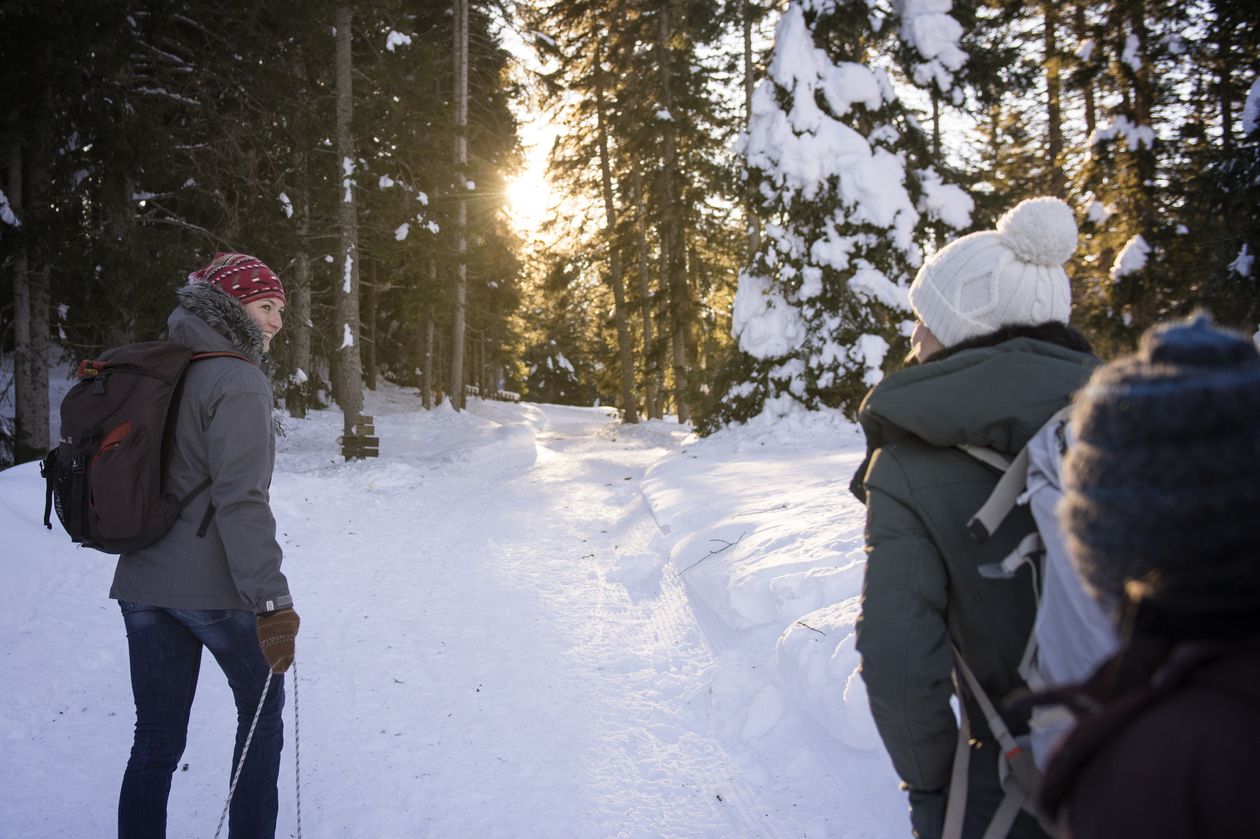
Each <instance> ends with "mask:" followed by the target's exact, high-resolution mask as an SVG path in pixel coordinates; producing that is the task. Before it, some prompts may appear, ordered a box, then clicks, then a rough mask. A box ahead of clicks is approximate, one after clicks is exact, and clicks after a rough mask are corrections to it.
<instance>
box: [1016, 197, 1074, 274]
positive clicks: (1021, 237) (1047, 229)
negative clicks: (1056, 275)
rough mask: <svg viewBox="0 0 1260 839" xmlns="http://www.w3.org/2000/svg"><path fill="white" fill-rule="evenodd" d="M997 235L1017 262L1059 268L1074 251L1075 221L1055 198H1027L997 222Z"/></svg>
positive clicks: (1066, 206)
mask: <svg viewBox="0 0 1260 839" xmlns="http://www.w3.org/2000/svg"><path fill="white" fill-rule="evenodd" d="M997 230H998V233H1000V234H1002V239H1003V240H1004V241H1005V242H1006V245H1007V247H1009V248H1010V249H1011V250H1012V251H1014V252H1015V256H1017V257H1018V258H1019V259H1020V261H1021V262H1030V263H1032V264H1034V265H1052V266H1057V265H1062V264H1063V263H1065V262H1067V261H1068V260H1069V259H1071V258H1072V254H1073V253H1075V251H1076V219H1075V218H1073V216H1072V209H1071V208H1070V207H1069V206H1068V205H1067V204H1064V203H1063V202H1062V201H1060V200H1059V199H1058V198H1029V199H1028V200H1027V201H1021V202H1019V203H1018V204H1016V205H1015V207H1014V208H1012V209H1011V210H1010V211H1009V212H1007V213H1006V215H1004V216H1002V218H1001V219H1000V220H999V221H998V224H997Z"/></svg>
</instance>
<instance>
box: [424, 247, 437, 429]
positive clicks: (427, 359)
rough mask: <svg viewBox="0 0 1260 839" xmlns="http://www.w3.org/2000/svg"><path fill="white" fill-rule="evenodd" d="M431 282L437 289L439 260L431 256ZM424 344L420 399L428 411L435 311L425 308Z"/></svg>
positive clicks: (430, 398) (431, 392) (430, 405)
mask: <svg viewBox="0 0 1260 839" xmlns="http://www.w3.org/2000/svg"><path fill="white" fill-rule="evenodd" d="M429 282H430V283H431V284H432V286H433V287H434V288H436V287H437V260H436V259H434V258H433V256H432V255H430V256H429ZM423 336H424V337H423V338H422V340H423V344H422V345H421V352H420V359H421V361H420V398H421V400H422V403H423V405H424V409H425V410H426V411H428V410H432V408H433V310H432V308H430V307H429V306H425V307H424V332H423Z"/></svg>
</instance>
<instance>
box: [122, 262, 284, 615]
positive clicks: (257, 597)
mask: <svg viewBox="0 0 1260 839" xmlns="http://www.w3.org/2000/svg"><path fill="white" fill-rule="evenodd" d="M178 295H179V300H180V305H179V307H178V308H176V309H175V311H174V312H173V313H172V314H171V316H170V318H169V320H168V321H167V326H168V328H169V330H170V338H171V340H173V341H178V342H180V343H182V344H187V345H188V346H190V347H192V349H193V350H194V351H196V352H212V351H220V352H222V351H226V352H234V353H239V354H241V355H244V356H246V357H247V358H249V359H251V361H250V362H246V361H242V360H241V359H239V358H209V359H204V360H201V361H197V362H195V363H193V364H191V365H190V366H189V368H188V371H187V373H186V374H185V376H184V386H183V392H182V395H181V396H180V401H179V411H178V417H177V420H176V425H175V437H174V444H173V446H172V450H171V455H170V460H169V463H168V468H167V474H166V481H167V482H166V485H165V490H166V491H168V492H171V493H173V494H174V495H176V496H178V497H180V498H184V497H185V496H187V495H188V494H189V493H190V492H191V491H192V490H193V489H194V488H196V487H197V485H198V484H200V483H202V482H203V481H204V480H205V479H206V478H209V479H210V488H209V489H208V490H206V491H205V492H202V493H201V494H200V495H198V496H196V497H195V498H194V499H193V500H192V502H191V503H190V504H189V505H188V506H187V507H186V508H185V509H184V511H183V512H182V513H181V514H180V517H179V519H178V520H177V521H176V522H175V525H174V526H173V527H172V528H171V530H170V531H169V532H168V533H167V534H166V535H165V536H163V537H162V538H161V539H159V540H158V541H157V542H155V543H153V544H152V545H149V546H148V547H146V548H142V549H140V550H138V551H133V552H131V553H125V554H123V555H122V556H120V557H119V558H118V567H117V569H116V570H115V571H114V584H113V586H112V587H111V588H110V592H109V595H110V597H112V598H114V599H116V600H130V601H133V602H137V603H144V604H147V605H150V606H169V607H173V608H183V609H248V610H250V611H254V612H263V611H271V610H273V609H279V608H282V607H285V606H292V605H293V598H292V597H291V596H290V595H289V584H288V581H287V580H285V577H284V574H282V573H281V571H280V561H281V556H282V552H281V550H280V545H279V543H277V542H276V522H275V518H274V517H273V516H272V514H271V505H270V498H269V488H270V485H271V472H272V468H273V466H274V464H275V456H276V441H275V434H274V432H273V431H272V425H271V406H272V392H271V383H270V382H269V381H268V379H267V376H266V374H265V373H264V372H263V371H262V370H261V369H260V367H259V364H260V363H261V361H262V346H263V341H262V331H261V330H260V329H259V327H258V325H257V324H256V323H254V321H253V319H252V318H250V316H249V314H248V313H247V312H246V311H245V309H244V308H243V307H242V306H241V304H240V303H238V302H237V301H236V300H235V299H234V298H233V297H231V296H230V295H228V294H226V293H225V292H223V291H220V290H219V289H218V288H216V287H214V286H212V285H208V284H197V285H189V286H185V287H183V288H181V289H180V290H179V292H178ZM211 507H213V512H212V514H211V517H210V520H209V526H208V527H207V528H206V531H205V535H204V536H198V535H197V531H198V529H199V528H200V527H201V525H202V522H203V521H204V520H205V519H206V516H207V514H208V512H209V508H211Z"/></svg>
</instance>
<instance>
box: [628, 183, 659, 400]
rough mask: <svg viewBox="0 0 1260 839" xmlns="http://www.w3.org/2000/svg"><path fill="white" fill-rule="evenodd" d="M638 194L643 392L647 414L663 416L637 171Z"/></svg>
mask: <svg viewBox="0 0 1260 839" xmlns="http://www.w3.org/2000/svg"><path fill="white" fill-rule="evenodd" d="M634 197H635V204H636V207H635V210H636V220H637V222H638V225H637V226H638V233H639V236H638V238H639V242H638V244H639V300H640V301H641V309H642V314H643V359H644V370H643V392H644V406H643V410H644V413H646V414H647V416H648V418H649V419H660V418H661V405H660V392H661V390H662V383H661V367H660V365H659V364H657V362H656V338H655V337H654V336H653V330H652V318H653V317H654V313H653V311H652V278H651V270H650V266H651V260H650V258H649V256H648V238H647V202H646V200H645V199H644V197H643V174H642V172H640V171H639V169H638V167H635V170H634Z"/></svg>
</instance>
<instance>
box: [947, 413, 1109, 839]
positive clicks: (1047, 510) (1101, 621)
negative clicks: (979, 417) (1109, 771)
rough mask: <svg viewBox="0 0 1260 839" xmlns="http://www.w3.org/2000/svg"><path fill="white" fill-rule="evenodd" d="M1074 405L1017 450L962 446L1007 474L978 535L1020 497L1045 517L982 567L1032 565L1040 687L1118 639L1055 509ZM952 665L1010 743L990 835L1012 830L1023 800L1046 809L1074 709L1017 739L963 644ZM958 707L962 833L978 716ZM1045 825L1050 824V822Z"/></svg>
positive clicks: (1028, 665)
mask: <svg viewBox="0 0 1260 839" xmlns="http://www.w3.org/2000/svg"><path fill="white" fill-rule="evenodd" d="M1070 410H1071V408H1070V406H1069V407H1065V408H1063V409H1061V410H1059V411H1058V412H1056V413H1055V414H1054V415H1053V416H1051V417H1050V419H1048V420H1047V421H1046V422H1045V424H1044V425H1042V426H1041V428H1040V429H1038V430H1037V432H1036V433H1035V434H1033V436H1032V437H1031V438H1030V439H1029V441H1028V445H1026V446H1025V447H1024V448H1023V449H1021V450H1020V452H1019V453H1018V454H1017V455H1015V457H1014V459H1009V458H1007V457H1005V456H1004V455H1002V454H1000V453H998V452H995V451H993V450H992V449H986V448H982V447H977V446H960V447H959V448H961V449H962V450H963V451H965V452H966V453H967V454H969V455H971V456H972V457H974V458H975V459H977V460H979V461H981V462H983V463H985V464H987V465H989V466H991V467H993V468H994V469H996V470H997V471H999V472H1001V473H1002V477H1001V478H1000V479H999V480H998V483H997V485H996V486H995V487H994V488H993V491H992V493H991V494H990V495H989V498H988V500H987V501H985V503H984V505H983V506H981V508H980V509H979V510H978V511H977V512H976V514H975V515H974V516H972V518H971V520H970V521H969V522H968V523H967V530H968V531H969V532H970V533H971V536H972V538H973V539H974V540H975V541H977V542H979V543H982V544H983V543H984V542H986V541H988V539H989V537H990V536H991V535H992V534H993V533H994V532H996V531H997V529H998V527H999V526H1000V525H1001V524H1002V522H1003V521H1005V519H1006V517H1007V515H1009V514H1010V512H1011V510H1013V509H1014V508H1015V505H1016V504H1027V505H1028V507H1029V509H1030V510H1031V512H1032V515H1033V520H1034V521H1035V522H1036V525H1037V528H1036V529H1035V530H1034V531H1033V532H1032V533H1030V534H1028V536H1026V537H1024V539H1023V540H1022V541H1021V542H1020V543H1019V545H1018V546H1017V547H1016V548H1015V550H1014V551H1012V552H1011V553H1010V554H1009V555H1008V556H1007V557H1006V558H1005V559H1003V560H1002V561H1001V562H999V563H994V564H992V565H982V566H980V567H979V568H978V569H977V570H978V571H979V572H980V575H981V576H983V577H988V578H990V579H1011V578H1013V577H1014V576H1015V572H1016V571H1017V570H1018V569H1019V567H1020V566H1022V565H1024V564H1028V565H1029V566H1030V567H1031V568H1032V571H1033V573H1032V581H1033V587H1034V593H1035V594H1036V599H1037V615H1036V619H1035V621H1034V622H1033V630H1032V632H1031V633H1030V634H1029V637H1028V644H1027V646H1026V647H1025V649H1024V655H1023V658H1022V660H1021V661H1020V664H1019V674H1020V676H1021V677H1022V678H1023V679H1024V681H1025V682H1026V683H1027V684H1028V686H1029V687H1031V688H1033V689H1034V690H1040V689H1044V688H1047V687H1050V686H1053V685H1063V684H1071V683H1075V682H1078V681H1082V680H1084V679H1085V678H1086V677H1087V676H1089V675H1090V674H1091V673H1092V672H1093V670H1094V668H1095V667H1096V666H1097V665H1098V664H1100V663H1101V662H1102V661H1103V659H1105V658H1107V657H1108V656H1109V655H1110V654H1111V653H1112V652H1113V651H1114V650H1115V648H1116V646H1117V645H1118V643H1119V641H1118V638H1117V636H1116V631H1115V629H1114V627H1113V626H1112V625H1111V622H1110V620H1108V618H1107V616H1106V615H1105V614H1104V612H1103V610H1102V608H1101V607H1100V606H1099V605H1098V604H1097V603H1096V602H1095V601H1094V600H1093V599H1092V598H1091V597H1090V596H1089V595H1088V594H1087V593H1086V592H1085V590H1084V588H1083V587H1082V585H1081V582H1080V578H1079V577H1077V575H1076V572H1075V571H1074V570H1073V569H1072V566H1071V563H1070V561H1069V559H1068V555H1067V549H1066V547H1065V545H1064V541H1063V533H1062V531H1061V530H1060V529H1059V523H1058V521H1057V519H1056V512H1055V508H1056V507H1057V505H1058V501H1059V499H1060V498H1061V497H1062V495H1063V490H1062V484H1061V480H1060V475H1061V468H1062V465H1063V456H1064V455H1065V454H1066V453H1067V450H1068V448H1069V446H1070V445H1071V436H1072V435H1071V428H1070V427H1069V424H1068V414H1069V413H1070ZM1039 576H1040V578H1041V579H1040V580H1039V579H1038V577H1039ZM954 664H955V681H956V682H957V683H958V689H959V690H960V691H962V690H966V692H967V693H968V694H969V695H970V696H972V697H973V698H974V699H975V701H976V703H977V704H978V705H979V706H980V708H981V710H982V712H983V713H984V717H985V721H986V722H987V723H988V725H989V729H990V731H992V732H993V735H994V737H995V738H996V739H997V741H998V743H999V745H1000V746H1001V747H1002V757H1001V758H1000V759H999V761H998V770H999V773H1000V781H1001V785H1002V790H1003V793H1004V797H1003V799H1002V802H1001V804H1000V805H999V807H998V810H997V812H996V813H995V814H994V817H993V821H992V822H991V823H990V825H989V827H988V829H987V830H986V831H985V834H984V836H985V837H986V839H991V837H1000V836H1005V835H1007V833H1008V832H1009V830H1010V828H1011V825H1012V824H1013V823H1014V820H1015V818H1016V817H1017V816H1018V815H1019V812H1020V810H1021V809H1023V810H1026V811H1027V812H1029V813H1030V814H1032V815H1034V816H1037V817H1038V818H1039V819H1040V818H1041V816H1040V814H1039V813H1038V812H1037V810H1036V807H1035V802H1036V795H1037V788H1038V787H1039V786H1040V783H1041V770H1042V768H1044V766H1045V764H1046V761H1047V760H1048V757H1049V753H1050V752H1051V751H1052V749H1053V747H1054V745H1055V744H1056V742H1057V740H1058V739H1059V737H1060V736H1062V735H1063V734H1064V733H1066V731H1067V729H1068V728H1069V727H1070V726H1071V724H1072V717H1071V715H1070V714H1069V713H1068V712H1067V711H1066V710H1065V709H1062V708H1058V707H1053V706H1052V707H1039V708H1036V709H1034V711H1033V715H1032V718H1031V719H1030V720H1029V728H1030V733H1029V736H1028V737H1027V738H1024V737H1020V738H1016V737H1015V736H1014V735H1013V734H1012V733H1011V731H1010V729H1009V728H1008V726H1007V724H1006V721H1005V720H1004V719H1003V718H1002V715H1001V714H1000V713H999V712H998V710H997V708H996V707H995V706H994V703H993V700H992V699H991V698H990V697H989V696H988V695H987V694H986V693H985V691H984V688H983V687H981V685H980V683H979V681H978V680H977V679H976V678H975V676H974V675H973V674H972V672H971V668H970V667H969V666H968V665H967V662H966V661H965V660H964V658H963V655H962V653H961V651H959V650H958V648H957V647H955V648H954ZM959 707H960V708H964V713H963V720H962V725H961V727H960V730H959V744H958V749H957V750H956V751H955V756H954V771H953V776H952V778H951V781H950V794H949V800H948V804H947V805H946V821H945V825H946V826H945V832H944V834H943V836H944V837H945V839H957V837H959V836H961V835H962V817H963V810H964V808H965V805H966V800H967V794H966V789H967V780H966V779H967V753H968V751H969V749H968V748H967V746H966V743H967V741H968V740H969V739H970V725H969V723H968V721H967V719H966V713H965V706H963V705H962V704H961V703H960V705H959ZM1042 826H1043V827H1049V826H1048V825H1047V824H1045V822H1044V821H1043V823H1042ZM1047 832H1051V833H1053V831H1050V830H1048V831H1047Z"/></svg>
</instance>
